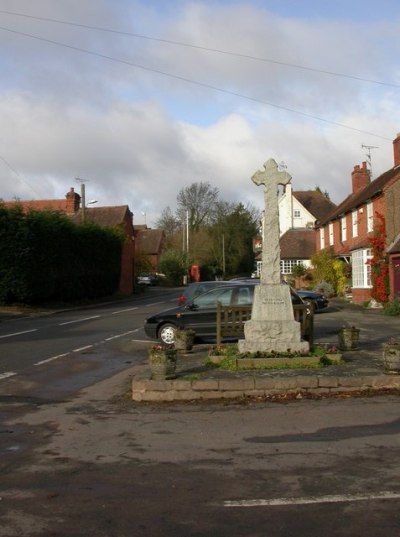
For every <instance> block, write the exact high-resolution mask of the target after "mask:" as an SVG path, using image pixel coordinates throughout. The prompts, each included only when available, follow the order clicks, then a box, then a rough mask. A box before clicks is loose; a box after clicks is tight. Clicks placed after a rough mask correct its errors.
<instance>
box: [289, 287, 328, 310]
mask: <svg viewBox="0 0 400 537" xmlns="http://www.w3.org/2000/svg"><path fill="white" fill-rule="evenodd" d="M296 292H297V294H298V295H299V296H300V297H301V298H302V299H303V300H304V301H306V302H308V303H309V304H310V306H311V307H312V308H313V310H314V312H316V311H321V310H324V309H325V308H327V307H328V306H329V300H328V299H327V298H326V296H325V295H323V294H322V293H317V292H315V291H307V290H306V289H299V290H297V291H296Z"/></svg>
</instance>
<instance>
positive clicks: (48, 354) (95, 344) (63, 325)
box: [0, 288, 178, 379]
mask: <svg viewBox="0 0 400 537" xmlns="http://www.w3.org/2000/svg"><path fill="white" fill-rule="evenodd" d="M177 296H178V291H177V290H174V289H158V288H151V289H148V290H147V291H146V292H145V293H144V294H143V295H139V296H135V297H133V298H131V299H129V300H124V301H120V302H113V303H110V304H102V305H98V306H92V307H87V308H82V309H71V310H66V311H59V312H57V311H55V312H53V313H51V314H35V315H32V316H22V317H16V318H7V319H6V320H3V322H1V323H0V379H1V378H5V377H9V376H12V375H15V374H20V373H21V372H23V371H24V370H25V369H26V368H28V367H31V366H37V367H39V366H42V367H43V366H45V365H46V364H49V363H51V362H54V361H57V360H58V361H60V360H61V359H63V358H64V359H65V358H71V356H74V355H77V354H80V355H82V354H84V355H85V354H86V355H88V354H90V353H93V352H94V351H95V350H96V349H98V348H102V349H103V350H113V349H118V348H123V347H124V345H126V343H127V342H129V341H132V339H146V338H145V335H144V331H143V321H144V318H145V317H146V316H147V315H149V314H151V313H152V312H155V311H158V310H160V309H164V308H168V307H172V306H173V305H175V304H176V303H177Z"/></svg>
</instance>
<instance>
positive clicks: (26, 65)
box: [0, 0, 400, 224]
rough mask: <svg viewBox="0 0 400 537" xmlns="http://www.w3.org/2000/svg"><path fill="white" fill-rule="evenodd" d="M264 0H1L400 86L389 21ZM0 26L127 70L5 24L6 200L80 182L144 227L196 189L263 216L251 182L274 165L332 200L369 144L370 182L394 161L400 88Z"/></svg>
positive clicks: (117, 39) (138, 42) (2, 144)
mask: <svg viewBox="0 0 400 537" xmlns="http://www.w3.org/2000/svg"><path fill="white" fill-rule="evenodd" d="M268 5H270V6H272V5H274V3H273V2H265V3H262V6H263V7H260V2H256V1H254V2H253V3H252V2H243V3H242V4H241V3H240V2H222V1H221V2H212V3H210V2H201V1H199V2H196V3H195V2H193V3H191V2H186V1H180V2H174V3H171V4H168V6H165V5H164V6H163V7H161V6H160V5H159V3H157V2H144V1H143V2H140V1H135V2H124V1H123V0H118V1H113V2H111V1H107V0H101V1H100V0H84V1H81V0H80V1H79V2H78V0H76V1H75V0H71V1H70V2H68V3H65V2H57V3H54V2H53V1H50V0H47V1H45V0H36V1H35V3H34V4H32V2H30V1H29V2H28V1H27V0H20V1H19V2H18V1H15V0H13V1H11V0H9V1H7V0H4V1H3V4H2V9H9V10H15V11H19V12H23V13H27V14H30V15H34V16H42V17H49V18H56V19H58V20H64V21H75V22H79V23H81V24H87V25H94V26H102V27H107V28H109V29H120V30H122V31H125V32H131V33H136V34H142V35H148V36H153V37H159V38H161V39H166V40H173V41H180V42H186V43H192V44H195V45H198V46H203V47H209V48H215V49H220V50H225V51H237V52H239V53H241V54H244V55H249V56H257V57H261V58H266V59H272V60H276V61H278V62H284V63H291V64H298V65H303V66H309V67H315V68H317V69H322V70H325V71H334V72H343V73H348V74H349V75H352V76H359V77H363V78H368V79H373V80H385V81H387V82H391V83H394V84H396V83H400V76H399V69H398V65H397V58H398V56H399V52H400V50H399V44H398V40H397V33H396V31H395V29H396V28H397V23H396V21H395V20H392V15H393V13H387V16H386V17H384V16H382V13H381V14H380V15H381V16H380V18H379V22H374V20H373V18H372V17H371V20H369V21H366V22H359V20H358V19H355V20H351V19H350V18H349V19H348V20H346V21H343V20H340V21H339V20H335V19H323V18H319V19H316V18H312V17H310V18H308V19H307V18H306V17H304V18H293V17H292V18H289V17H288V15H287V14H284V13H282V12H281V13H278V12H274V11H272V10H271V11H268ZM306 6H307V3H305V8H304V9H305V10H306V9H307V7H306ZM0 25H1V26H3V27H5V26H6V27H9V28H13V29H14V30H16V31H19V32H25V33H30V34H33V35H37V36H42V37H43V38H44V39H50V40H53V41H59V42H60V43H61V42H62V43H66V44H69V45H70V46H73V47H78V48H81V49H86V50H89V51H92V52H97V53H99V54H101V55H103V56H110V57H114V58H118V59H120V60H121V61H122V62H128V64H127V63H121V62H113V61H110V60H109V59H106V58H104V57H98V56H95V55H90V54H85V53H84V52H82V51H81V52H79V51H77V50H73V49H71V48H66V47H60V46H57V45H55V44H51V43H49V42H45V41H39V40H34V39H29V38H27V37H23V36H21V35H18V34H15V33H10V32H5V31H1V30H0V66H2V67H3V71H4V73H5V75H6V76H3V77H2V79H1V81H0V97H1V99H0V125H1V128H0V156H1V158H2V159H5V160H6V161H7V163H9V164H10V165H11V167H12V168H13V169H14V170H15V171H16V172H17V174H16V173H15V172H14V171H12V170H11V169H10V168H9V167H8V166H7V164H6V163H5V162H4V161H2V160H1V159H0V197H1V198H4V199H12V198H13V197H14V196H17V197H20V198H22V199H23V198H41V197H56V198H59V197H62V196H63V195H64V194H65V193H66V192H67V191H68V190H69V187H70V186H75V177H76V176H79V177H82V178H84V179H86V180H87V181H88V184H87V197H88V199H89V198H90V199H92V198H96V199H98V200H99V204H102V205H111V204H125V203H128V204H129V206H130V208H131V210H132V211H133V212H134V213H135V214H136V215H138V217H137V220H138V221H140V220H142V217H141V214H140V213H141V212H146V216H147V222H148V223H150V224H151V223H153V222H154V221H155V220H156V219H157V218H158V216H159V215H160V213H161V211H162V210H163V208H165V207H166V206H167V205H170V206H171V207H172V208H174V207H175V201H176V195H177V193H178V191H179V190H180V189H181V188H183V187H185V186H188V185H190V184H191V183H192V182H195V181H205V180H206V181H210V182H211V183H212V184H213V185H215V186H217V187H218V188H219V190H220V192H221V197H222V198H223V199H227V200H229V201H249V202H252V203H254V204H257V205H259V206H261V204H262V193H261V192H260V190H259V189H257V188H256V187H255V186H254V185H253V184H252V183H251V181H250V177H251V175H252V174H253V173H254V171H255V170H256V169H258V168H261V167H262V164H263V162H264V161H265V160H266V159H268V158H270V157H273V158H275V159H276V160H277V161H278V162H281V161H284V162H285V163H286V165H287V167H288V171H289V173H291V175H292V176H293V187H294V189H296V190H299V189H305V188H314V187H315V186H316V185H319V186H320V187H321V188H322V189H323V190H325V189H326V190H328V192H330V194H331V198H332V199H333V201H336V202H339V201H340V200H341V199H342V198H343V197H345V196H346V195H347V194H348V193H349V188H350V174H351V170H352V168H353V166H354V165H355V164H360V163H361V161H362V160H365V152H366V150H365V149H362V147H361V145H362V144H365V145H371V146H378V147H379V149H373V150H372V156H373V171H374V172H375V174H378V173H382V172H383V171H384V170H386V169H388V168H389V167H391V166H392V161H393V159H392V145H391V140H392V139H393V138H394V137H395V136H396V134H397V131H398V130H400V128H399V125H400V117H399V115H400V114H399V111H398V99H397V95H398V88H391V87H389V86H385V85H377V84H371V83H367V82H362V81H356V80H351V79H346V78H339V77H333V76H330V75H328V74H321V73H316V72H310V71H307V70H302V69H294V68H289V67H287V66H284V65H278V64H276V63H275V64H274V63H270V62H261V61H256V60H252V59H249V58H243V57H241V58H239V57H235V56H232V55H227V54H218V53H216V52H207V51H204V50H198V49H194V48H190V47H180V46H177V45H171V44H167V43H165V42H160V41H155V40H148V39H143V38H138V37H132V36H126V35H119V34H116V33H111V32H108V33H105V32H99V31H95V30H89V29H84V28H76V27H71V26H68V25H62V24H54V23H50V22H40V21H36V20H34V19H29V18H19V17H11V16H9V15H4V14H1V13H0ZM129 64H140V65H142V66H144V67H148V68H149V69H153V70H158V71H163V72H165V73H170V74H171V75H174V76H176V77H183V78H186V79H188V80H187V81H185V80H182V79H179V78H174V77H168V76H163V75H161V74H160V73H158V74H157V73H155V72H152V71H149V70H145V69H139V68H135V67H134V66H133V65H129ZM189 80H192V81H198V82H200V83H201V84H204V85H208V86H214V87H215V88H219V89H220V90H223V91H217V90H213V89H211V88H206V87H204V86H201V85H196V84H193V83H190V82H189ZM224 90H226V91H224ZM234 94H236V95H234ZM240 95H242V96H247V97H249V99H246V98H244V97H240ZM251 99H255V100H251ZM257 100H259V101H264V102H265V103H267V102H269V103H272V104H276V105H277V106H278V108H276V107H273V106H268V105H267V104H262V103H261V102H257ZM279 107H283V108H285V109H286V110H284V109H281V108H279ZM288 109H291V110H296V111H298V112H302V113H304V114H305V115H301V114H296V113H293V112H290V111H289V110H288ZM308 116H315V117H319V118H322V119H326V120H327V122H323V121H318V120H317V119H312V118H310V117H308ZM329 122H336V123H338V124H343V125H348V126H349V127H353V128H355V129H360V130H362V131H366V132H371V133H375V134H378V135H381V136H383V137H385V138H387V140H384V139H381V138H379V137H374V136H371V135H368V134H364V133H360V132H357V131H356V130H348V129H344V128H340V126H338V125H334V124H332V123H329Z"/></svg>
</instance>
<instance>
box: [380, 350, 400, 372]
mask: <svg viewBox="0 0 400 537" xmlns="http://www.w3.org/2000/svg"><path fill="white" fill-rule="evenodd" d="M383 365H384V367H385V373H388V374H392V375H399V374H400V343H384V344H383Z"/></svg>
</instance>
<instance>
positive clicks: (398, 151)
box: [393, 133, 400, 167]
mask: <svg viewBox="0 0 400 537" xmlns="http://www.w3.org/2000/svg"><path fill="white" fill-rule="evenodd" d="M393 157H394V167H396V166H398V165H399V164H400V133H398V134H397V137H396V139H395V140H393Z"/></svg>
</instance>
